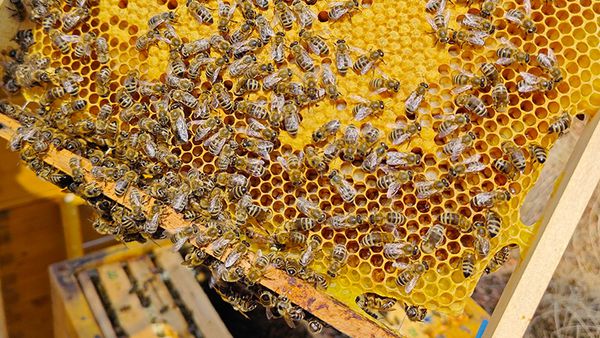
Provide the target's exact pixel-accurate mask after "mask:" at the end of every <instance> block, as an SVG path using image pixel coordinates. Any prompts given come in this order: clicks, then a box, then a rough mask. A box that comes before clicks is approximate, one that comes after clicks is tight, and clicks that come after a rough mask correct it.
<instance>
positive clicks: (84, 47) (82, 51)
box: [73, 32, 96, 59]
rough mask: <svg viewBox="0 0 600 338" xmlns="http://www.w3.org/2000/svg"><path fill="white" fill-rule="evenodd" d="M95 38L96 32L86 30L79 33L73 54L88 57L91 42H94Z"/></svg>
mask: <svg viewBox="0 0 600 338" xmlns="http://www.w3.org/2000/svg"><path fill="white" fill-rule="evenodd" d="M95 40H96V34H95V33H93V32H87V33H84V34H83V35H81V36H80V37H79V40H78V41H77V45H76V46H75V50H74V53H73V55H74V56H75V57H76V58H79V59H80V58H82V57H83V56H88V57H89V55H90V53H91V52H92V44H93V43H94V42H95Z"/></svg>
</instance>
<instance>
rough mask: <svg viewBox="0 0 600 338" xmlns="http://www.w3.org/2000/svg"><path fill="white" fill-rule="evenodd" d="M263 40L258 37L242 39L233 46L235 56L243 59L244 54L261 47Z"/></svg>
mask: <svg viewBox="0 0 600 338" xmlns="http://www.w3.org/2000/svg"><path fill="white" fill-rule="evenodd" d="M262 46H263V42H262V41H261V40H260V39H258V38H250V39H247V40H243V41H240V42H238V43H235V44H234V45H233V46H232V48H233V56H234V57H235V58H236V59H241V58H243V57H244V55H246V54H248V53H250V52H256V51H257V50H259V49H260V48H262Z"/></svg>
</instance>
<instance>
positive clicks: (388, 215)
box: [368, 210, 407, 226]
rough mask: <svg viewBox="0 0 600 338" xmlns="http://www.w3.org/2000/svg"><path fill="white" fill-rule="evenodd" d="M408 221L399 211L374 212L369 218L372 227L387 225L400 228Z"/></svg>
mask: <svg viewBox="0 0 600 338" xmlns="http://www.w3.org/2000/svg"><path fill="white" fill-rule="evenodd" d="M406 220H407V219H406V216H404V215H403V214H401V213H399V212H397V211H381V210H379V211H378V210H373V211H372V212H371V214H370V215H369V217H368V221H369V224H371V225H382V224H385V223H387V224H392V225H395V226H398V225H402V224H404V223H406Z"/></svg>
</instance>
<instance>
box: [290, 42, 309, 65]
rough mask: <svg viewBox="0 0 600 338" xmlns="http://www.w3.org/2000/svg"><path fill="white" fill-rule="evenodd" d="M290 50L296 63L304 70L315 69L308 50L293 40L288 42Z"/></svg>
mask: <svg viewBox="0 0 600 338" xmlns="http://www.w3.org/2000/svg"><path fill="white" fill-rule="evenodd" d="M290 52H291V54H292V56H293V57H294V61H295V62H296V65H297V66H298V67H299V68H300V69H302V70H303V71H305V72H312V71H313V70H314V69H315V61H314V60H313V59H312V58H311V57H310V55H308V52H307V51H306V50H305V49H304V48H303V47H302V46H301V45H300V44H299V43H298V41H294V42H292V43H291V44H290Z"/></svg>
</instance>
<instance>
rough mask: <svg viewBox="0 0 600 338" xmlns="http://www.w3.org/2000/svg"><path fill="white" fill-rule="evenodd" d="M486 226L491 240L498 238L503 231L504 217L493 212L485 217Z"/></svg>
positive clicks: (489, 211) (489, 212)
mask: <svg viewBox="0 0 600 338" xmlns="http://www.w3.org/2000/svg"><path fill="white" fill-rule="evenodd" d="M485 225H486V228H487V231H488V233H489V235H490V237H491V238H494V237H496V236H498V234H499V233H500V230H502V216H500V215H499V214H498V213H496V212H495V211H492V210H488V212H487V213H486V215H485Z"/></svg>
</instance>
